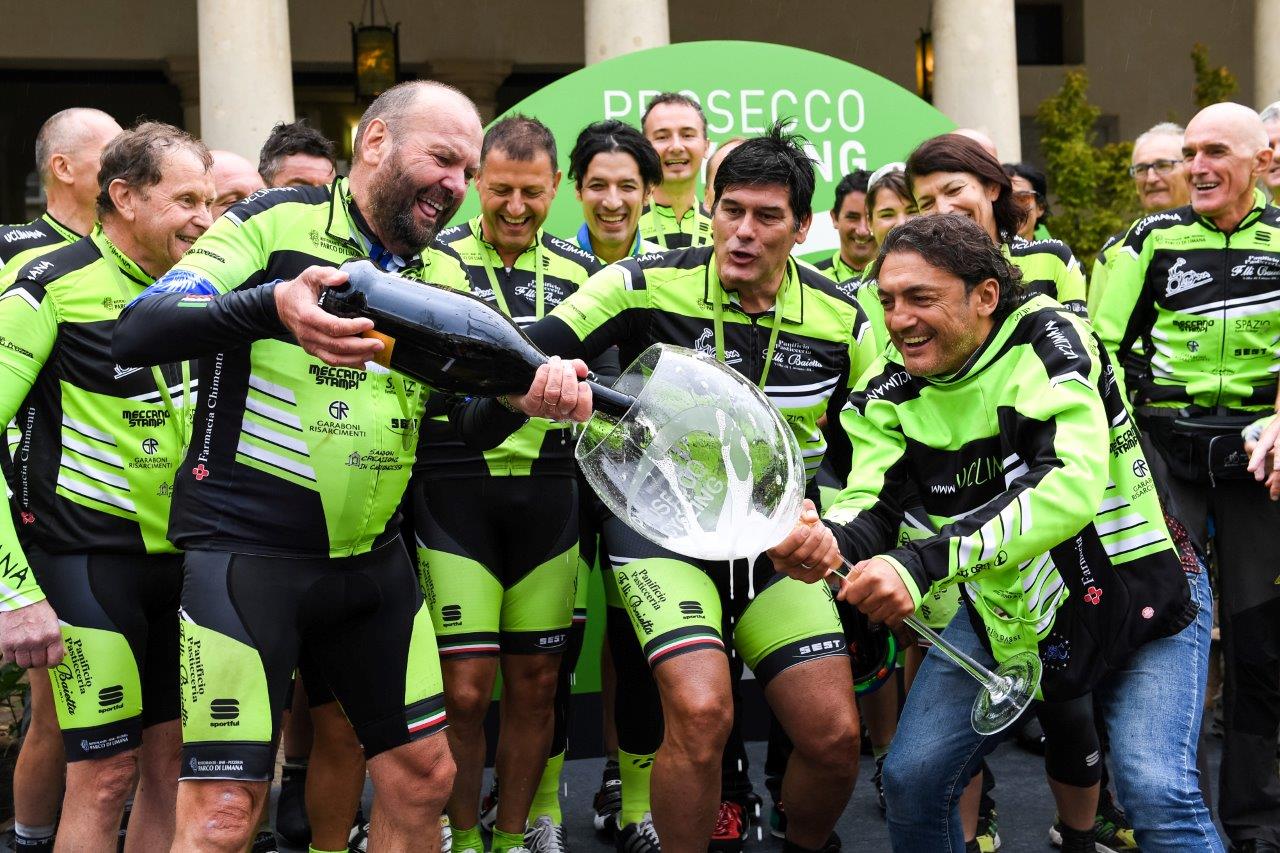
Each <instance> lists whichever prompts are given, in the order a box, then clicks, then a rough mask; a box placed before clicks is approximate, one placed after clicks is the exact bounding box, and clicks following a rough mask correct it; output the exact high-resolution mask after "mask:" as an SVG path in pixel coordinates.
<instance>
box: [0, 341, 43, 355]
mask: <svg viewBox="0 0 1280 853" xmlns="http://www.w3.org/2000/svg"><path fill="white" fill-rule="evenodd" d="M0 347H3V348H4V349H7V350H10V351H11V352H16V353H17V354H18V355H20V356H23V357H24V358H34V357H35V356H33V355H32V354H31V350H29V349H24V348H22V347H20V346H18V345H17V344H15V343H14V342H13V341H11V340H9V339H8V338H6V337H4V336H0Z"/></svg>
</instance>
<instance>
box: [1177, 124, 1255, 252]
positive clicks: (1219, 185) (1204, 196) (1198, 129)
mask: <svg viewBox="0 0 1280 853" xmlns="http://www.w3.org/2000/svg"><path fill="white" fill-rule="evenodd" d="M1271 157H1272V152H1271V147H1270V145H1269V144H1268V141H1267V132H1266V130H1264V129H1263V126H1262V119H1261V118H1260V117H1259V116H1258V114H1257V113H1256V112H1254V111H1253V110H1252V109H1250V108H1249V107H1246V106H1243V105H1242V104H1232V103H1222V104H1213V105H1212V106H1208V107H1205V108H1204V109H1202V110H1201V111H1200V112H1198V113H1196V115H1195V118H1193V119H1191V121H1190V122H1188V123H1187V132H1186V134H1185V136H1184V137H1183V140H1182V158H1183V160H1184V161H1185V162H1186V163H1187V168H1188V175H1189V177H1190V180H1191V206H1192V207H1193V208H1195V211H1196V213H1198V214H1200V215H1201V216H1205V217H1208V218H1209V219H1212V220H1213V222H1214V224H1215V225H1216V226H1217V227H1218V228H1220V229H1221V230H1223V231H1227V232H1230V231H1231V230H1233V229H1234V228H1235V227H1236V225H1238V224H1239V223H1240V220H1241V219H1243V218H1244V216H1245V214H1246V213H1248V212H1249V210H1250V208H1252V206H1253V188H1254V185H1255V183H1256V182H1257V180H1258V178H1259V177H1260V176H1261V175H1263V174H1264V173H1266V171H1267V170H1268V169H1269V168H1270V166H1271Z"/></svg>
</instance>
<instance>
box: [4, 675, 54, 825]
mask: <svg viewBox="0 0 1280 853" xmlns="http://www.w3.org/2000/svg"><path fill="white" fill-rule="evenodd" d="M27 679H28V680H29V681H30V682H31V692H30V694H28V695H29V698H28V700H27V701H28V702H30V703H31V725H30V726H29V727H28V728H27V734H26V737H24V738H23V739H22V749H21V751H19V752H18V763H17V765H16V766H15V767H14V768H13V815H14V820H15V821H17V822H18V823H20V824H23V825H24V826H32V827H36V826H39V827H43V826H50V827H51V826H53V825H54V824H55V823H57V821H58V803H60V802H62V792H63V786H64V784H65V779H64V776H65V774H66V772H67V758H66V753H65V752H64V751H63V749H62V730H61V729H60V728H58V712H57V709H56V708H54V705H53V687H52V685H51V684H50V682H49V671H48V670H47V669H31V670H28V671H27Z"/></svg>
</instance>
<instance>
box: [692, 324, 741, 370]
mask: <svg viewBox="0 0 1280 853" xmlns="http://www.w3.org/2000/svg"><path fill="white" fill-rule="evenodd" d="M713 337H714V333H713V332H712V331H711V330H710V329H704V330H703V332H702V334H701V335H698V337H697V339H696V340H694V342H693V348H694V350H696V351H697V352H699V353H701V354H702V355H705V356H708V357H709V358H715V357H716V345H715V341H714V339H713ZM740 361H742V353H740V352H738V351H737V350H736V349H727V350H725V351H724V363H725V364H737V363H738V362H740Z"/></svg>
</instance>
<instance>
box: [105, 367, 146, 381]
mask: <svg viewBox="0 0 1280 853" xmlns="http://www.w3.org/2000/svg"><path fill="white" fill-rule="evenodd" d="M111 369H112V371H113V372H114V373H115V375H116V379H124V378H125V377H126V376H129V375H131V374H134V373H137V372H138V371H139V370H141V369H142V368H141V367H121V366H120V365H118V364H116V365H112V368H111Z"/></svg>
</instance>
